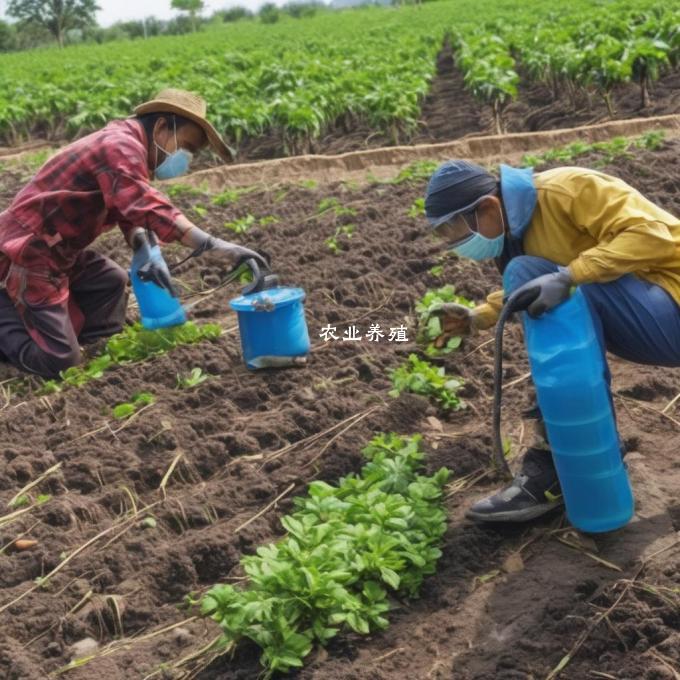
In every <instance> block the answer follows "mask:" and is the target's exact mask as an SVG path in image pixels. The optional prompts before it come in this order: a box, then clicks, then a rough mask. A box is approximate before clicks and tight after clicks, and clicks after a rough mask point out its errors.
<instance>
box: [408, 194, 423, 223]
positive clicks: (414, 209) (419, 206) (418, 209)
mask: <svg viewBox="0 0 680 680" xmlns="http://www.w3.org/2000/svg"><path fill="white" fill-rule="evenodd" d="M424 215H425V199H424V198H416V200H415V201H413V203H412V204H411V207H410V208H409V210H408V216H409V217H413V218H414V219H415V218H418V217H423V216H424Z"/></svg>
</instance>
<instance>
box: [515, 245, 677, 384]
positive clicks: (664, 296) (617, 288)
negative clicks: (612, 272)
mask: <svg viewBox="0 0 680 680" xmlns="http://www.w3.org/2000/svg"><path fill="white" fill-rule="evenodd" d="M556 271H557V265H556V264H555V263H554V262H550V261H549V260H545V259H543V258H542V257H533V256H531V255H522V256H520V257H515V258H513V259H512V260H510V262H509V263H508V266H507V267H506V268H505V272H504V273H503V288H504V290H505V294H506V295H509V294H510V293H512V292H513V291H514V290H516V289H517V288H519V287H520V286H521V285H522V284H524V283H527V281H531V280H532V279H535V278H536V277H537V276H541V275H542V274H550V273H551V272H556ZM580 288H581V291H582V292H583V294H584V296H585V298H586V300H587V301H588V305H589V306H590V312H591V314H592V318H593V323H594V325H595V331H596V332H597V337H598V339H599V341H600V346H601V347H602V352H603V354H604V353H605V350H608V351H610V352H611V353H612V354H615V355H616V356H619V357H621V358H622V359H627V360H628V361H633V362H635V363H637V364H650V365H652V366H669V367H677V366H680V306H679V305H678V304H677V302H675V300H674V299H673V298H672V297H671V296H670V294H669V293H667V292H666V291H665V290H664V289H663V288H661V287H660V286H657V285H655V284H653V283H648V282H647V281H643V280H642V279H638V278H637V277H635V276H633V275H632V274H626V275H625V276H622V277H621V278H618V279H616V280H615V281H610V282H609V283H585V284H582V285H581V286H580ZM606 364H607V361H606V357H605V365H606ZM608 374H609V371H607V378H609V375H608Z"/></svg>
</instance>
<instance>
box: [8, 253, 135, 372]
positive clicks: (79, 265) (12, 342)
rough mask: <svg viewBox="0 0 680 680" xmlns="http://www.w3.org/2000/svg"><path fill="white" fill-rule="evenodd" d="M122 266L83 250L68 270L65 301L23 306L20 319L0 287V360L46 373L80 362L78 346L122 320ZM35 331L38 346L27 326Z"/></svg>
mask: <svg viewBox="0 0 680 680" xmlns="http://www.w3.org/2000/svg"><path fill="white" fill-rule="evenodd" d="M127 280H128V276H127V273H126V271H125V270H124V269H123V268H122V267H120V266H118V265H117V264H116V263H115V262H114V261H113V260H110V259H109V258H107V257H104V256H103V255H99V254H98V253H95V252H94V251H92V250H85V251H83V252H82V253H81V254H80V255H79V257H78V260H77V262H76V265H75V266H74V267H73V270H72V271H71V272H70V274H69V298H68V300H67V301H66V302H65V303H64V304H59V305H43V306H26V307H25V309H24V313H23V318H22V316H21V315H20V314H19V311H18V310H17V308H16V307H15V305H14V302H13V301H12V300H11V298H10V297H9V295H8V294H7V292H6V291H5V290H0V359H2V360H4V361H7V362H9V363H11V364H13V365H14V366H17V367H18V368H21V369H22V370H24V371H28V372H30V373H35V374H36V375H40V376H42V377H45V378H55V377H57V376H58V375H59V372H60V371H63V370H65V369H67V368H69V367H70V366H76V365H77V364H79V363H80V361H81V351H80V345H81V344H87V343H90V342H94V341H95V340H97V339H98V338H102V337H108V336H110V335H113V334H114V333H117V332H118V331H120V330H121V329H122V328H123V325H124V323H125V310H126V308H127V295H126V284H127ZM27 324H30V327H31V329H32V332H33V333H34V334H35V333H38V334H39V335H40V338H39V339H40V340H41V345H42V346H40V345H38V343H37V342H36V341H35V340H34V339H33V338H32V337H31V335H30V334H29V332H28V330H27Z"/></svg>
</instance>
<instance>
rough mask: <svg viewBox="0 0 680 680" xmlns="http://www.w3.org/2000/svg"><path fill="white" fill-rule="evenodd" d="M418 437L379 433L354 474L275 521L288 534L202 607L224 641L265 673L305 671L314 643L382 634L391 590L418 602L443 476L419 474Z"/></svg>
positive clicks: (312, 491) (438, 525)
mask: <svg viewBox="0 0 680 680" xmlns="http://www.w3.org/2000/svg"><path fill="white" fill-rule="evenodd" d="M419 441H420V437H418V436H415V437H410V438H401V437H398V436H397V435H394V434H389V435H385V434H383V435H379V436H377V437H376V438H374V439H373V440H372V441H371V442H370V444H369V445H368V446H367V447H366V448H365V449H364V451H363V454H364V456H365V457H366V458H367V459H368V460H369V462H368V463H367V464H366V465H365V466H364V468H363V469H362V471H361V473H360V474H359V475H349V476H347V477H344V478H342V479H341V480H340V482H339V484H338V485H337V486H332V485H330V484H327V483H326V482H321V481H316V482H312V483H311V484H310V485H309V493H308V495H307V496H306V497H301V498H297V499H296V500H295V507H296V510H295V512H293V514H291V515H288V516H286V517H284V518H283V519H282V520H281V523H282V525H283V526H284V528H285V529H286V531H287V532H288V535H287V536H286V537H285V538H284V539H283V540H281V541H279V542H278V543H276V544H270V545H268V546H263V547H260V548H258V550H257V554H256V555H253V556H251V557H245V558H243V559H242V561H241V564H242V566H243V569H244V571H245V573H246V574H247V576H248V578H249V584H248V586H247V587H245V588H243V589H241V588H237V587H234V586H231V585H218V586H215V587H214V588H212V589H211V590H210V591H209V592H208V593H207V594H206V595H205V596H204V597H203V599H202V602H201V609H202V612H203V613H204V614H206V615H209V616H211V618H213V619H214V620H215V621H217V622H218V623H219V624H220V626H221V628H222V639H221V644H222V645H223V646H228V645H230V644H232V643H237V642H238V641H239V640H241V639H242V638H249V639H251V640H253V641H254V642H255V643H257V644H258V645H259V646H260V647H261V648H262V656H261V657H260V661H261V663H262V664H263V665H264V666H265V667H266V668H267V669H268V671H269V672H270V673H271V672H273V671H287V670H290V669H291V668H296V667H300V666H302V665H303V659H304V657H305V656H307V655H308V654H309V653H310V651H311V650H312V646H313V645H314V643H315V642H318V643H319V644H321V645H325V644H326V643H327V642H328V641H329V640H330V639H331V638H332V637H334V636H335V635H337V634H338V633H339V632H340V631H341V630H342V629H343V628H344V629H350V630H353V631H355V632H357V633H362V634H368V633H369V632H371V631H373V630H380V629H383V628H386V627H387V625H388V621H387V618H386V617H385V614H386V613H387V612H388V611H389V609H390V604H389V601H388V591H389V590H393V591H397V592H399V593H401V594H403V595H409V596H414V595H416V594H417V592H418V589H419V587H420V585H421V583H422V581H423V579H424V578H425V576H427V575H429V574H433V573H434V571H435V567H436V563H437V560H438V559H439V558H440V557H441V550H440V549H439V545H440V543H441V539H442V536H443V534H444V531H445V530H446V515H445V511H444V507H443V499H442V488H443V486H444V484H445V483H446V481H447V479H448V470H446V469H444V468H442V469H441V470H439V472H437V473H436V474H434V475H433V476H431V477H425V476H422V475H421V474H420V473H419V472H420V470H421V468H422V461H423V458H424V456H423V454H422V453H421V452H420V451H419Z"/></svg>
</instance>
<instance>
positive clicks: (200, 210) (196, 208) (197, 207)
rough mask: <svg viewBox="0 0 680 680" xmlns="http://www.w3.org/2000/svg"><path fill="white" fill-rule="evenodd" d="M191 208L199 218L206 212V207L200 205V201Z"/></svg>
mask: <svg viewBox="0 0 680 680" xmlns="http://www.w3.org/2000/svg"><path fill="white" fill-rule="evenodd" d="M192 209H193V211H194V212H195V213H196V214H197V215H198V216H199V217H201V218H203V217H205V216H206V215H207V214H208V209H207V208H206V207H205V206H202V205H201V204H200V203H197V204H196V205H194V206H193V208H192Z"/></svg>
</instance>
